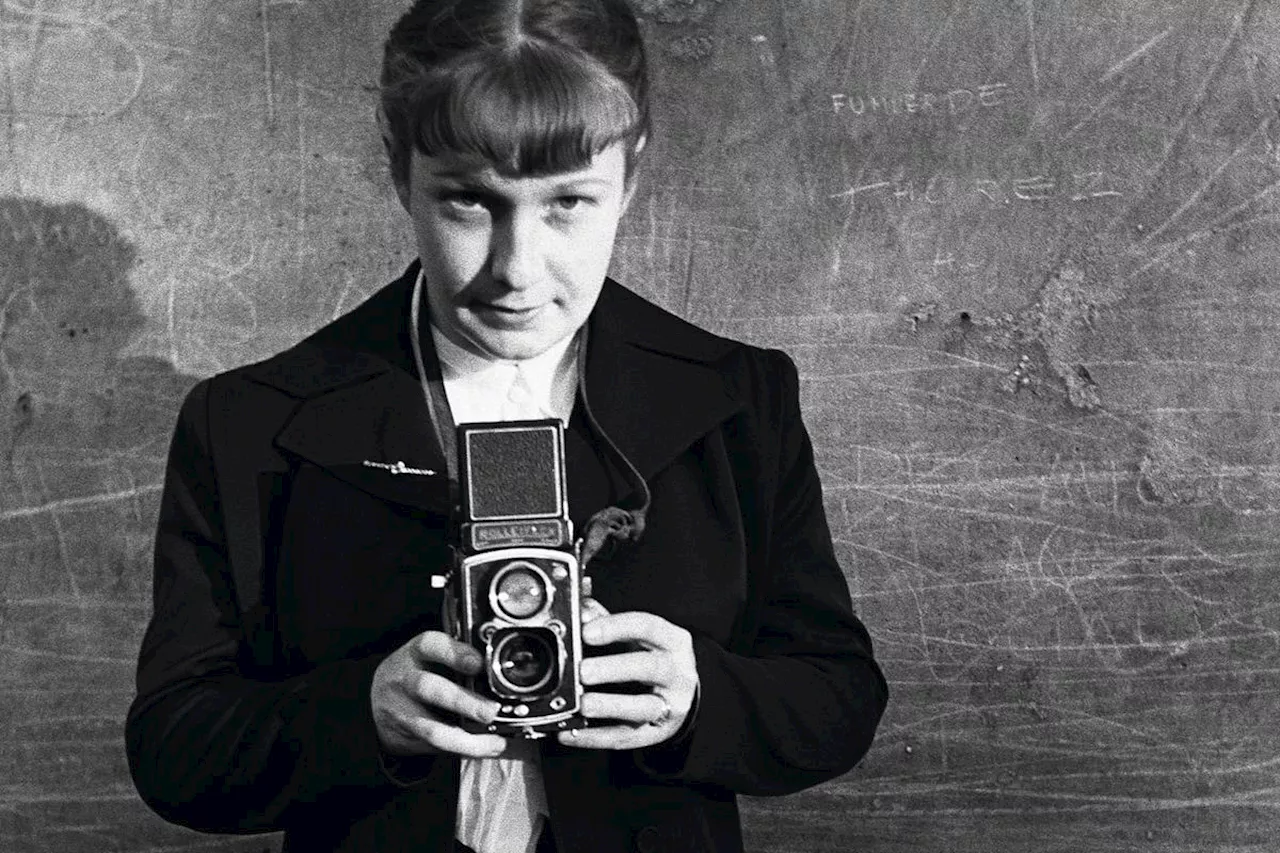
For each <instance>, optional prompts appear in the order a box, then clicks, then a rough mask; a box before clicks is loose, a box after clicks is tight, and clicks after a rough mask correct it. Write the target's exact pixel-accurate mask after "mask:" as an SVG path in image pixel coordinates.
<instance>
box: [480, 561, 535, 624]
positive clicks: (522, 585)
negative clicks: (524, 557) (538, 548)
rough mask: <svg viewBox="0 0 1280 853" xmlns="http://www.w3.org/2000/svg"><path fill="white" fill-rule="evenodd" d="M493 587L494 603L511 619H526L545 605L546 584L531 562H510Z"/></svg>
mask: <svg viewBox="0 0 1280 853" xmlns="http://www.w3.org/2000/svg"><path fill="white" fill-rule="evenodd" d="M494 587H495V589H494V598H493V601H494V604H496V605H497V607H498V609H499V610H501V611H502V613H503V614H504V615H506V616H510V617H511V618H512V619H528V618H529V617H530V616H533V615H534V614H535V613H537V612H538V611H540V610H542V608H543V607H545V606H546V603H547V585H546V582H545V581H544V580H543V579H542V574H541V573H540V572H539V571H538V570H537V569H535V568H534V567H533V564H532V563H524V562H518V563H512V564H511V565H510V566H508V567H507V568H506V569H504V570H503V572H502V574H501V575H500V576H499V577H498V579H497V581H496V582H495V583H494Z"/></svg>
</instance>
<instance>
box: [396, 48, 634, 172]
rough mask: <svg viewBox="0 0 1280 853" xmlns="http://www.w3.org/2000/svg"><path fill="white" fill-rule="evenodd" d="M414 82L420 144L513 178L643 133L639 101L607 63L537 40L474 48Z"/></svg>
mask: <svg viewBox="0 0 1280 853" xmlns="http://www.w3.org/2000/svg"><path fill="white" fill-rule="evenodd" d="M415 88H416V92H415V93H414V97H413V98H412V100H411V102H410V109H409V117H410V121H414V120H415V119H416V126H415V127H414V129H413V139H414V143H415V145H416V147H417V148H418V149H419V150H421V151H422V152H423V153H424V154H427V155H428V156H442V155H457V156H461V157H463V158H465V159H471V158H476V159H480V160H483V161H485V162H487V163H489V164H491V165H492V166H493V168H494V169H496V170H497V171H498V172H499V173H500V174H503V175H504V176H507V177H516V176H529V175H546V174H552V173H556V172H565V171H571V170H574V169H579V168H582V167H584V166H586V165H587V164H588V163H590V161H591V158H592V157H594V156H595V155H596V154H598V153H599V152H601V151H603V150H604V149H605V148H608V147H609V146H610V145H612V144H614V143H616V142H620V141H624V140H625V141H627V142H630V143H632V144H634V143H635V142H636V141H637V139H636V138H635V137H638V135H639V133H640V127H639V125H640V120H641V116H640V111H639V108H638V107H637V106H636V103H635V101H634V100H633V99H632V97H631V94H630V92H628V91H627V88H626V86H625V85H624V84H623V83H622V82H621V81H620V80H618V79H617V78H616V77H614V76H613V75H612V74H610V73H609V71H608V69H606V68H605V67H604V66H603V65H600V64H598V63H595V62H594V61H593V60H591V59H590V58H589V57H583V56H580V55H575V54H573V53H570V52H569V51H566V50H564V49H563V48H560V47H558V46H556V45H552V44H546V43H543V42H539V41H537V40H536V39H531V38H527V39H524V40H522V41H521V42H519V43H518V44H517V45H515V46H513V47H511V48H502V49H498V48H495V49H493V50H489V51H484V52H483V53H481V54H479V55H474V54H473V55H472V56H470V57H468V59H467V61H465V62H463V63H461V64H459V65H455V66H453V67H445V68H441V69H437V70H436V71H435V72H433V73H430V74H429V75H428V76H427V77H426V79H425V80H424V79H423V78H421V77H419V78H418V80H417V81H416V86H415Z"/></svg>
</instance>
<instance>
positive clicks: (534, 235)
mask: <svg viewBox="0 0 1280 853" xmlns="http://www.w3.org/2000/svg"><path fill="white" fill-rule="evenodd" d="M541 226H542V223H541V222H539V221H538V220H537V219H536V218H534V217H530V216H520V215H512V216H510V217H508V218H507V219H506V220H505V221H503V222H500V223H495V227H494V235H493V247H492V256H491V258H490V267H491V269H490V272H491V274H492V275H493V277H494V278H495V279H496V280H498V281H500V282H502V283H503V284H505V285H507V286H508V287H510V288H512V289H513V290H523V289H525V288H528V287H531V286H533V285H535V284H537V283H538V282H539V281H540V280H541V277H542V266H543V258H542V252H543V251H544V248H545V247H544V246H543V241H542V239H541V237H540V234H539V231H540V230H541Z"/></svg>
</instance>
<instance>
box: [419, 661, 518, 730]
mask: <svg viewBox="0 0 1280 853" xmlns="http://www.w3.org/2000/svg"><path fill="white" fill-rule="evenodd" d="M413 693H414V698H416V699H417V700H418V701H419V702H421V703H422V704H423V705H425V706H426V707H427V708H429V709H439V710H442V711H448V712H450V713H453V714H457V715H458V716H460V717H466V718H468V719H471V720H475V721H476V722H477V723H484V724H486V725H487V724H489V723H491V722H493V718H494V717H495V716H497V714H498V709H499V708H500V707H501V705H499V704H498V703H497V702H495V701H494V700H492V699H485V698H484V697H481V696H477V695H476V694H475V693H472V692H471V691H470V690H467V689H466V688H464V687H462V686H460V685H458V684H455V683H453V682H452V681H450V680H449V679H447V678H444V677H443V676H440V675H436V674H435V673H433V672H422V673H419V674H418V678H417V683H416V684H415V685H414V691H413Z"/></svg>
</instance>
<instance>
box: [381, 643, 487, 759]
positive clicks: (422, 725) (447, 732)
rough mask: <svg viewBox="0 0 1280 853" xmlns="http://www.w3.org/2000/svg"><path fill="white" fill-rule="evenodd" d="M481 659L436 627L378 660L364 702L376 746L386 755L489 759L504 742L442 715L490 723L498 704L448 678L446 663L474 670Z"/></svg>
mask: <svg viewBox="0 0 1280 853" xmlns="http://www.w3.org/2000/svg"><path fill="white" fill-rule="evenodd" d="M483 664H484V661H483V660H482V659H481V657H480V654H479V652H477V651H476V650H475V649H473V648H471V647H470V646H468V645H467V644H465V643H460V642H458V641H457V640H455V639H453V638H452V637H450V636H449V635H447V634H442V633H441V632H439V631H427V632H425V633H423V634H419V635H418V636H416V637H414V638H413V639H412V640H410V641H409V642H407V643H405V644H404V645H403V646H401V647H400V648H399V649H397V650H396V651H394V652H392V653H391V655H390V656H389V657H388V658H387V659H386V660H384V661H383V662H382V663H381V664H379V665H378V669H377V671H376V672H375V673H374V674H373V687H372V689H371V690H370V701H371V703H372V705H373V721H374V724H375V725H376V726H377V729H378V740H379V741H380V742H381V743H382V748H383V749H385V750H386V751H387V752H388V753H390V754H392V755H424V754H429V753H434V752H454V753H457V754H459V755H466V756H469V757H471V758H492V757H495V756H498V755H501V754H502V753H503V751H504V750H506V748H507V746H508V741H507V739H506V738H503V737H500V736H498V735H494V734H472V733H471V732H468V731H466V730H464V729H461V728H459V727H458V726H456V725H453V724H452V723H449V722H446V721H445V720H444V719H442V717H443V716H444V714H449V715H457V716H461V717H467V718H469V719H472V720H476V721H477V722H480V723H486V724H487V723H490V722H492V721H493V718H494V716H495V715H496V714H497V713H498V708H499V705H498V703H497V702H495V701H493V700H492V699H486V698H484V697H482V696H477V695H476V694H475V693H472V692H471V691H469V690H467V689H465V688H463V687H462V686H460V685H458V684H456V683H454V682H453V681H451V680H450V679H449V678H448V677H447V676H446V675H444V674H442V673H441V672H439V671H433V670H439V669H440V668H441V667H448V668H449V669H452V670H454V671H455V672H460V673H462V674H463V675H475V674H476V673H477V672H479V671H480V667H481V666H483Z"/></svg>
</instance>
